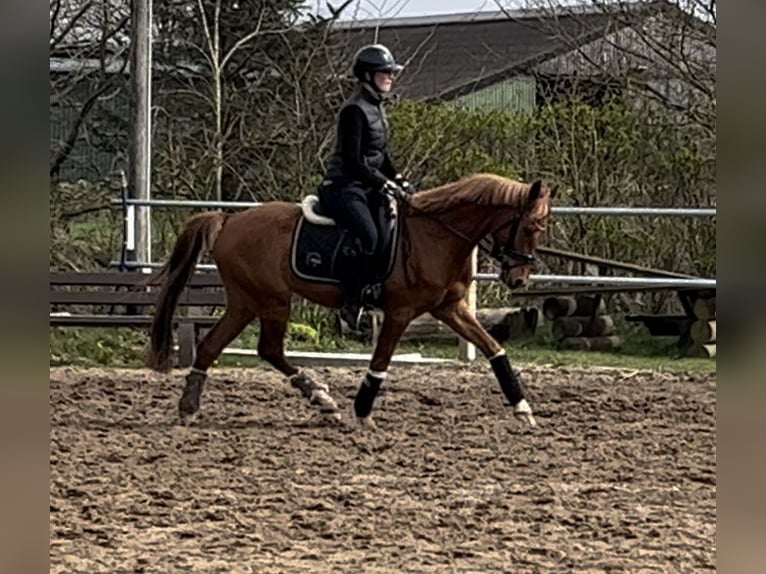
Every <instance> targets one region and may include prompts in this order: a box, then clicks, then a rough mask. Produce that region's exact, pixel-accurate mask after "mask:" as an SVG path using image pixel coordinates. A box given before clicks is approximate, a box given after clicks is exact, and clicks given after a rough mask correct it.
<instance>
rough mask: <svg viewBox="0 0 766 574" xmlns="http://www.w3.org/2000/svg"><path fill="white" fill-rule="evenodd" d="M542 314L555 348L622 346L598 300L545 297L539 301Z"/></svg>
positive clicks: (608, 316) (607, 349)
mask: <svg viewBox="0 0 766 574" xmlns="http://www.w3.org/2000/svg"><path fill="white" fill-rule="evenodd" d="M543 315H544V317H545V318H546V319H548V320H549V321H551V333H552V335H553V337H554V339H556V341H557V342H558V346H559V349H562V350H572V351H575V350H576V351H614V350H617V349H619V348H620V347H621V346H622V339H621V338H620V337H619V336H618V335H616V334H615V328H614V320H613V319H612V317H611V316H610V315H607V313H606V305H605V303H604V301H603V299H601V298H600V297H597V296H593V295H581V296H579V297H576V298H575V297H549V298H548V299H546V300H545V301H544V302H543Z"/></svg>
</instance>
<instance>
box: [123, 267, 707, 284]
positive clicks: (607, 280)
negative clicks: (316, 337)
mask: <svg viewBox="0 0 766 574" xmlns="http://www.w3.org/2000/svg"><path fill="white" fill-rule="evenodd" d="M119 265H120V263H119V262H118V261H113V262H112V266H114V267H117V266H119ZM125 267H142V268H143V267H150V268H153V269H159V268H160V267H162V263H141V262H134V261H128V262H126V263H125ZM197 269H199V270H204V271H209V270H215V269H216V266H215V265H212V264H203V263H200V264H198V265H197ZM474 277H475V279H476V280H477V281H498V280H499V277H498V275H497V274H496V273H477V274H476V275H475V276H474ZM529 281H530V283H539V284H545V283H568V284H569V285H622V286H626V287H635V286H647V287H651V286H657V287H661V286H666V287H694V288H700V287H702V288H705V287H710V288H713V289H715V286H716V280H715V279H701V278H694V279H682V278H676V277H668V278H665V277H611V276H610V277H605V276H597V275H530V277H529Z"/></svg>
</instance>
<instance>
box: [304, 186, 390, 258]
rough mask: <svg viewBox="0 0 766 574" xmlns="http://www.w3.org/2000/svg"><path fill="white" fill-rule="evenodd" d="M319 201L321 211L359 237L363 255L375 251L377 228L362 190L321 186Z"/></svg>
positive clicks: (352, 187)
mask: <svg viewBox="0 0 766 574" xmlns="http://www.w3.org/2000/svg"><path fill="white" fill-rule="evenodd" d="M319 201H320V204H321V209H322V211H323V212H325V213H326V214H327V215H329V216H330V217H332V218H333V219H334V220H335V221H336V223H338V225H340V226H341V227H343V228H345V229H347V230H348V231H350V232H351V233H352V234H353V235H354V236H355V237H356V238H357V239H359V241H360V242H361V244H362V249H364V251H365V255H372V254H373V253H375V250H376V249H377V247H378V230H377V228H376V227H375V221H374V220H373V218H372V214H371V213H370V206H369V204H368V202H367V196H366V194H365V192H364V190H362V189H361V188H358V187H355V186H346V187H341V188H338V187H329V186H328V187H323V188H321V189H320V190H319Z"/></svg>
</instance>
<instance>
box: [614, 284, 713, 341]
mask: <svg viewBox="0 0 766 574" xmlns="http://www.w3.org/2000/svg"><path fill="white" fill-rule="evenodd" d="M677 293H678V298H679V300H680V301H681V305H682V307H683V309H684V314H683V315H627V316H626V317H625V320H626V321H628V322H632V323H642V324H643V325H644V326H645V327H646V328H647V329H648V330H649V334H651V335H652V336H655V337H678V347H679V348H681V349H685V348H686V347H688V346H689V345H690V343H691V337H690V333H691V326H692V325H693V324H694V322H695V321H696V320H697V318H696V316H695V314H694V305H695V303H696V301H697V300H698V299H700V298H702V299H708V298H714V297H715V289H680V290H678V291H677Z"/></svg>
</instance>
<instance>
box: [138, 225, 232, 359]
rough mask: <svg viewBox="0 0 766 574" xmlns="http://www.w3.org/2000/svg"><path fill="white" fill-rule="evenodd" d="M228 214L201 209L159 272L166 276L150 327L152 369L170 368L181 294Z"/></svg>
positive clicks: (213, 241) (149, 357)
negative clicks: (203, 211)
mask: <svg viewBox="0 0 766 574" xmlns="http://www.w3.org/2000/svg"><path fill="white" fill-rule="evenodd" d="M225 217H226V216H225V215H224V214H223V213H222V212H220V211H211V212H206V213H200V214H198V215H195V216H194V217H191V218H190V219H189V220H188V221H187V222H186V225H185V226H184V229H183V231H182V232H181V235H180V236H179V238H178V240H177V241H176V245H175V247H174V248H173V253H172V254H171V255H170V259H169V260H168V261H167V263H165V265H164V266H163V267H162V269H160V271H159V273H158V277H159V278H161V279H162V287H161V289H160V293H159V297H158V299H157V308H156V309H155V312H154V320H153V321H152V326H151V328H150V331H149V338H150V342H149V350H148V353H147V357H146V366H147V367H149V368H150V369H153V370H155V371H159V372H162V373H166V372H168V371H169V370H170V355H171V347H172V344H173V313H174V312H175V308H176V305H177V304H178V298H179V297H180V295H181V291H183V289H184V286H185V285H186V283H187V282H188V281H189V278H190V277H191V276H192V274H193V273H194V267H195V266H196V264H197V260H198V259H199V256H200V253H201V252H202V250H203V249H205V250H207V249H210V248H212V246H213V244H214V243H215V240H216V238H217V237H218V233H219V232H220V231H221V228H222V227H223V222H224V219H225Z"/></svg>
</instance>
